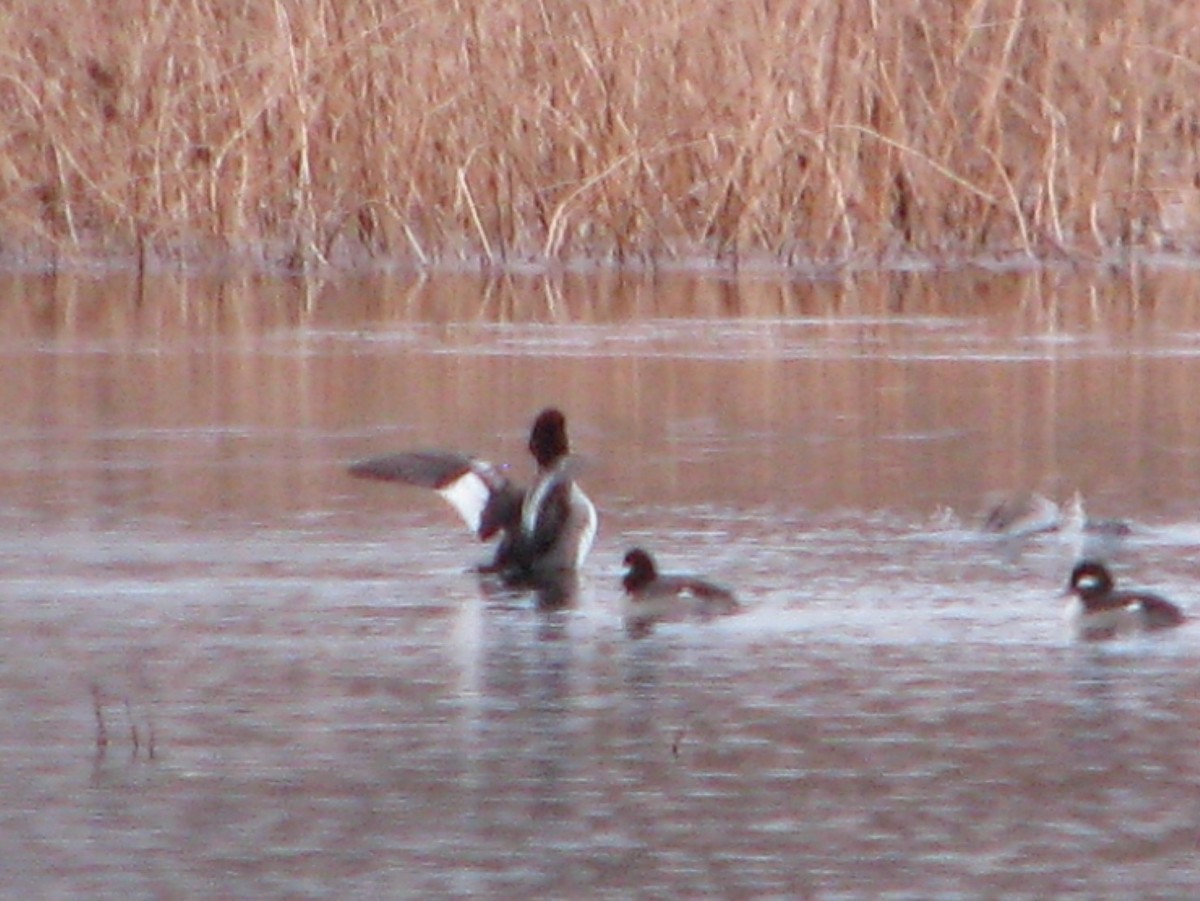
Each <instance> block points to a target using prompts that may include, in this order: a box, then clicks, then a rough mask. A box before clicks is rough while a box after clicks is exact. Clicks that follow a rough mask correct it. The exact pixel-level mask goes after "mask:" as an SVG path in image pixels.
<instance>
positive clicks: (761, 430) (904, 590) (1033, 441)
mask: <svg viewBox="0 0 1200 901" xmlns="http://www.w3.org/2000/svg"><path fill="white" fill-rule="evenodd" d="M1198 288H1200V278H1198V277H1197V275H1196V274H1195V273H1194V272H1193V271H1190V270H1188V269H1183V268H1168V267H1163V268H1161V269H1156V270H1143V269H1135V270H1123V271H1102V272H1097V271H1073V270H1053V269H1049V270H1039V271H1036V272H1003V271H984V270H964V271H957V272H952V273H939V272H926V273H920V272H917V273H899V274H897V273H892V274H879V275H870V276H858V277H854V278H843V279H833V278H830V279H817V280H811V281H803V282H801V281H784V280H779V279H772V278H768V277H766V276H761V277H753V276H743V277H741V278H737V279H734V278H723V277H717V276H715V275H713V276H699V275H695V274H658V275H655V276H634V275H614V274H567V275H560V276H556V277H553V278H539V277H536V276H533V275H530V276H513V277H508V278H505V279H501V280H496V281H491V282H486V281H483V280H481V279H477V278H473V277H468V276H441V277H438V278H435V279H429V280H419V281H406V280H405V279H404V278H403V277H400V276H391V277H376V278H350V277H344V278H339V279H334V280H329V281H324V282H322V281H299V280H289V279H284V278H268V277H236V278H234V277H228V278H215V277H203V276H193V277H183V276H178V277H176V276H166V275H162V276H154V277H149V278H146V279H144V280H143V279H139V278H137V277H136V276H135V275H132V274H128V273H122V272H116V273H112V272H109V273H99V274H93V275H86V276H83V275H76V276H72V277H65V276H58V277H49V276H35V275H29V274H23V275H11V274H10V275H8V276H5V277H3V278H0V371H2V372H3V373H4V378H3V379H2V380H0V564H2V565H0V724H2V725H0V742H2V745H3V759H4V764H3V766H2V767H0V791H2V793H3V797H4V799H5V803H4V805H3V810H2V811H0V859H2V860H3V861H4V878H5V882H6V891H9V892H12V893H13V895H14V896H20V897H86V896H91V897H95V896H118V895H120V896H124V897H131V898H137V897H190V896H204V897H287V898H309V897H311V898H318V897H327V896H330V895H337V896H338V897H362V898H368V897H370V898H376V897H504V898H507V897H513V896H515V895H517V894H518V893H525V894H527V895H530V896H536V897H596V898H606V897H611V898H627V897H631V896H634V895H644V896H647V897H704V896H716V897H752V896H753V897H781V898H784V897H786V898H791V897H821V898H843V897H873V898H884V897H896V898H901V897H913V898H935V897H963V896H967V897H984V896H992V897H994V896H1005V897H1031V898H1033V897H1036V898H1044V897H1049V896H1052V895H1062V894H1067V893H1071V894H1078V895H1083V896H1088V897H1129V896H1131V895H1137V896H1140V897H1189V896H1194V895H1195V894H1196V892H1197V890H1198V889H1200V866H1198V864H1197V861H1196V848H1197V836H1198V835H1200V742H1197V740H1196V732H1197V727H1198V726H1200V626H1197V625H1185V626H1184V627H1183V628H1181V629H1179V630H1176V631H1174V632H1172V633H1169V634H1164V635H1161V636H1153V637H1146V638H1139V639H1129V640H1121V641H1117V642H1112V643H1108V644H1086V645H1084V644H1079V643H1076V642H1074V641H1072V640H1071V638H1070V636H1069V635H1068V634H1067V633H1066V631H1065V628H1064V626H1063V622H1062V609H1063V598H1062V597H1061V596H1060V592H1061V589H1062V586H1063V584H1064V582H1065V579H1066V575H1067V572H1068V571H1069V569H1070V566H1071V563H1072V562H1073V560H1074V559H1075V556H1076V555H1077V554H1078V553H1079V547H1078V543H1077V542H1076V541H1075V540H1074V539H1071V538H1069V537H1056V536H1049V537H1043V538H1037V539H1029V540H1025V541H1019V542H1018V541H1005V540H1000V539H997V538H995V537H992V536H985V535H981V534H980V533H979V532H978V530H977V529H976V523H977V514H978V512H979V510H980V508H981V505H982V503H983V500H984V498H985V497H986V496H987V495H988V494H989V492H993V491H1011V490H1037V491H1041V492H1043V493H1045V494H1047V495H1049V496H1051V497H1053V498H1055V499H1056V500H1059V501H1065V500H1067V499H1068V498H1069V497H1070V496H1071V495H1072V494H1073V493H1074V492H1075V491H1079V492H1080V493H1081V494H1082V495H1083V497H1084V498H1085V500H1086V503H1087V506H1088V510H1089V512H1090V513H1092V514H1095V515H1098V516H1104V517H1121V518H1123V519H1125V520H1127V521H1128V522H1129V523H1130V524H1131V525H1132V527H1133V533H1132V535H1131V536H1130V537H1129V538H1128V539H1127V540H1126V541H1125V542H1124V543H1123V544H1122V545H1121V546H1119V547H1111V548H1105V549H1104V551H1105V553H1106V556H1107V559H1109V561H1110V563H1112V565H1113V567H1114V569H1115V571H1116V572H1117V574H1118V579H1119V580H1120V581H1121V582H1123V583H1128V584H1131V585H1144V586H1148V587H1152V588H1154V589H1156V590H1159V591H1161V592H1162V593H1164V594H1166V595H1167V596H1169V597H1172V598H1174V599H1175V600H1176V601H1177V602H1178V603H1179V604H1180V605H1181V606H1182V607H1184V608H1185V610H1187V611H1189V612H1190V613H1191V614H1192V615H1193V617H1194V618H1195V619H1197V620H1200V584H1198V580H1197V566H1196V562H1195V549H1196V546H1197V544H1200V512H1198V508H1197V494H1198V493H1200V481H1198V476H1200V405H1198V404H1197V403H1196V400H1197V388H1196V386H1197V385H1200V302H1197V300H1196V298H1197V290H1198ZM548 404H554V405H557V406H560V407H561V408H562V409H564V410H565V411H566V412H567V414H568V416H569V420H570V425H571V433H572V439H573V443H574V446H575V449H576V450H577V451H578V453H579V455H580V457H581V459H582V464H583V467H584V468H583V474H582V476H581V480H582V481H583V483H584V485H585V486H586V488H587V490H588V492H589V494H590V495H591V496H592V498H593V499H594V500H595V501H596V503H597V506H598V507H599V509H600V514H601V522H600V534H599V538H598V541H597V544H596V547H595V550H594V551H593V554H592V556H591V558H590V560H589V561H588V565H587V568H586V571H585V573H584V576H583V579H582V581H581V585H580V588H579V592H578V596H577V598H576V601H575V603H574V604H573V605H572V606H570V607H568V608H566V609H561V610H555V611H552V612H547V611H544V610H539V609H537V608H536V606H535V605H534V604H533V602H532V600H531V599H530V598H528V597H526V596H523V595H521V594H519V593H507V592H496V591H495V590H493V589H491V588H490V587H489V586H488V585H486V584H482V583H480V581H479V580H478V579H477V577H476V576H474V575H473V574H472V573H470V572H469V571H468V570H469V568H470V566H471V565H472V564H474V563H476V562H478V561H480V560H483V559H485V558H486V557H487V548H485V547H483V546H481V545H479V544H477V543H475V542H473V541H472V540H471V539H470V537H469V536H468V535H467V534H466V533H465V531H463V530H462V529H461V528H460V526H459V524H458V522H457V520H456V519H455V517H454V516H453V514H452V513H451V512H450V510H449V508H447V507H445V506H444V505H443V504H442V502H441V501H440V500H439V499H438V498H437V497H436V496H433V495H432V494H428V493H423V492H421V491H419V490H416V489H409V488H403V487H400V486H394V485H386V484H378V483H363V482H359V481H356V480H354V479H351V478H349V477H348V476H347V475H346V473H345V466H346V464H347V463H349V462H350V461H352V460H354V459H356V458H360V457H363V456H368V455H371V454H376V453H383V452H387V451H393V450H400V449H405V448H417V447H437V446H444V447H449V448H455V449H461V450H470V451H474V452H478V453H480V454H482V455H484V456H487V457H488V458H489V459H493V460H497V461H505V462H510V463H512V464H513V467H514V471H515V472H517V473H521V472H523V471H524V469H525V467H526V455H525V451H524V444H525V438H526V431H527V429H528V426H529V423H530V421H531V420H532V418H533V416H534V415H535V414H536V412H537V411H538V410H539V409H540V408H542V407H543V406H546V405H548ZM634 544H641V545H644V546H646V547H648V548H650V549H651V550H653V551H654V552H656V554H657V555H658V557H659V559H660V563H661V564H662V565H663V566H664V568H667V569H676V570H687V571H700V572H704V573H707V574H708V575H710V576H712V577H714V578H718V579H720V580H722V581H724V582H726V583H729V584H731V585H733V586H735V587H736V588H737V590H738V592H739V595H740V597H741V599H742V601H743V603H744V605H745V608H746V610H745V612H743V613H742V614H740V615H738V616H735V617H730V618H727V619H723V620H720V621H717V622H711V623H704V624H698V623H678V624H664V625H661V626H659V627H657V628H655V629H653V630H652V631H650V632H649V634H646V635H641V636H636V637H635V636H634V635H631V634H630V633H628V632H627V631H626V630H625V628H623V624H622V622H621V619H620V614H619V600H620V589H619V578H620V574H621V569H622V567H621V558H622V556H623V554H624V552H625V550H626V549H627V548H628V547H630V546H631V545H634ZM98 718H99V720H102V721H103V724H104V726H103V729H104V733H103V734H104V738H105V740H106V744H104V745H100V744H99V743H98V737H99V735H100V732H99V728H100V727H99V726H98Z"/></svg>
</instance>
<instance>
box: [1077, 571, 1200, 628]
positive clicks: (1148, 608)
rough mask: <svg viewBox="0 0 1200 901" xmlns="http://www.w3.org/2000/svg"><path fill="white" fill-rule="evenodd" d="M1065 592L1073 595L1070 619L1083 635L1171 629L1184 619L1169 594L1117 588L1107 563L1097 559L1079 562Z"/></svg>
mask: <svg viewBox="0 0 1200 901" xmlns="http://www.w3.org/2000/svg"><path fill="white" fill-rule="evenodd" d="M1066 593H1067V594H1071V595H1073V596H1074V597H1073V598H1072V602H1071V604H1070V605H1069V606H1068V608H1067V621H1068V622H1069V623H1070V624H1071V626H1072V628H1073V629H1074V631H1075V633H1076V635H1077V636H1078V637H1080V638H1089V639H1100V638H1114V637H1116V636H1118V635H1126V634H1129V633H1132V632H1149V631H1154V630H1157V629H1169V628H1171V627H1173V626H1178V625H1180V624H1181V623H1182V622H1183V621H1184V619H1185V617H1184V615H1183V612H1182V611H1181V610H1180V609H1179V608H1178V607H1176V606H1175V605H1174V604H1172V603H1171V602H1170V601H1168V600H1167V599H1166V598H1163V597H1159V596H1158V595H1156V594H1151V593H1149V592H1144V591H1118V590H1117V589H1116V586H1115V584H1114V582H1113V577H1112V575H1111V574H1110V573H1109V571H1108V569H1107V567H1105V566H1104V564H1103V563H1098V562H1097V561H1095V560H1083V561H1081V562H1080V563H1078V564H1076V566H1075V569H1074V570H1072V572H1071V580H1070V582H1069V583H1068V584H1067V590H1066Z"/></svg>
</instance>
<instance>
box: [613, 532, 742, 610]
mask: <svg viewBox="0 0 1200 901" xmlns="http://www.w3.org/2000/svg"><path fill="white" fill-rule="evenodd" d="M625 565H626V566H627V567H629V570H628V572H626V573H625V576H624V577H623V578H622V580H621V585H622V586H623V587H624V589H625V603H624V611H623V612H624V614H625V619H626V621H628V622H631V623H650V622H663V621H669V620H680V619H702V620H704V619H711V618H713V617H715V616H724V615H728V614H730V613H737V612H738V611H739V610H741V604H739V603H738V601H737V598H736V597H734V594H733V592H732V591H731V590H730V589H729V588H726V587H725V586H724V585H719V584H717V583H716V582H710V581H709V580H708V579H705V578H703V577H700V576H695V575H684V574H676V573H671V574H667V573H659V571H658V567H657V565H656V564H655V562H654V558H653V557H651V556H650V554H649V553H647V552H646V551H644V550H642V549H641V548H632V549H631V550H630V551H629V552H628V553H626V554H625Z"/></svg>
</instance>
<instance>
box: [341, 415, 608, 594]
mask: <svg viewBox="0 0 1200 901" xmlns="http://www.w3.org/2000/svg"><path fill="white" fill-rule="evenodd" d="M529 452H530V453H531V454H532V455H533V458H534V461H535V462H536V464H537V470H536V474H535V477H534V481H533V484H532V485H531V486H530V487H529V488H528V490H525V489H522V488H521V487H520V486H519V485H517V484H514V483H513V482H512V481H510V480H509V479H508V477H507V476H505V475H504V473H503V472H502V471H501V470H500V468H499V467H497V466H496V465H494V464H492V463H490V462H488V461H487V460H483V459H480V458H479V457H475V456H472V455H469V454H464V453H459V452H456V451H408V452H402V453H397V454H388V455H385V456H381V457H371V458H370V459H366V460H361V461H359V462H357V463H355V464H353V465H352V466H351V467H350V474H351V475H354V476H357V477H359V478H365V479H376V480H381V481H389V482H400V483H402V484H406V485H414V486H417V487H421V488H430V489H433V490H435V491H437V493H438V494H440V495H441V496H442V497H443V498H444V499H445V500H446V501H447V502H449V503H450V505H451V506H452V507H454V509H455V510H456V511H458V514H459V515H460V516H461V517H462V519H463V521H464V522H465V523H466V524H467V527H468V528H470V529H471V531H473V532H474V533H475V534H476V535H477V536H478V537H479V539H480V540H481V541H490V540H492V539H494V538H496V537H497V536H499V539H500V540H499V544H498V545H497V546H496V553H495V556H494V557H493V558H492V561H491V563H488V564H485V565H482V566H480V567H479V570H480V571H481V572H485V573H495V574H497V575H499V576H501V577H502V578H503V579H504V580H505V581H507V582H510V583H513V584H520V583H523V582H537V581H540V580H542V579H553V578H559V577H561V576H565V575H569V574H573V573H575V572H577V571H578V569H579V568H580V567H581V566H582V565H583V562H584V561H585V560H586V559H587V556H588V553H589V551H590V550H591V548H592V544H593V542H594V541H595V537H596V527H597V516H596V507H595V505H594V504H593V503H592V501H591V499H590V498H589V497H588V496H587V494H585V493H584V491H583V489H582V488H581V487H580V486H579V484H578V483H577V482H576V481H575V479H574V476H573V469H574V466H573V465H572V458H571V456H570V442H569V440H568V438H567V425H566V417H565V416H563V414H562V412H560V411H559V410H557V409H555V408H553V407H549V408H547V409H545V410H543V411H542V412H541V413H539V414H538V416H537V418H536V419H535V420H534V423H533V427H532V429H531V430H530V434H529Z"/></svg>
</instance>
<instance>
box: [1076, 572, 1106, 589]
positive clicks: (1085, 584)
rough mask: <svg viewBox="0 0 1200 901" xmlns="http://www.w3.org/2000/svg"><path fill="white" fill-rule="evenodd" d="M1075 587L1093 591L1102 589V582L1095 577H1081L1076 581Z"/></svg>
mask: <svg viewBox="0 0 1200 901" xmlns="http://www.w3.org/2000/svg"><path fill="white" fill-rule="evenodd" d="M1075 587H1076V588H1082V589H1084V590H1085V591H1091V590H1092V589H1095V588H1099V587H1100V580H1099V579H1098V578H1096V577H1095V576H1090V575H1089V576H1080V577H1079V578H1078V579H1076V580H1075Z"/></svg>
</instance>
